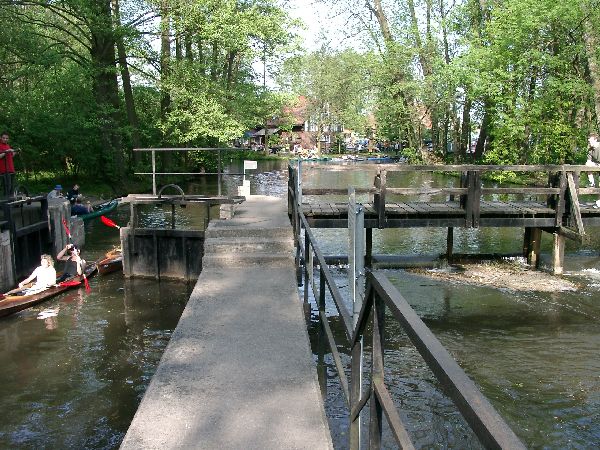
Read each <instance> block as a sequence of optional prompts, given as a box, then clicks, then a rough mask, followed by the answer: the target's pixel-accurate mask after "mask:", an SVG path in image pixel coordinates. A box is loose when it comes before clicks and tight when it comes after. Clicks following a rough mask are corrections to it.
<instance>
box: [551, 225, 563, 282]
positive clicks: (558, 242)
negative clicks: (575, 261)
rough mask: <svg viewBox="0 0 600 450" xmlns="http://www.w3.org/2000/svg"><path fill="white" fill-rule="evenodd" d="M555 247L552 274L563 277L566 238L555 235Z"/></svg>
mask: <svg viewBox="0 0 600 450" xmlns="http://www.w3.org/2000/svg"><path fill="white" fill-rule="evenodd" d="M553 236H554V245H553V246H552V273H553V274H554V275H562V273H563V268H564V260H565V237H564V236H561V235H560V234H559V233H554V234H553Z"/></svg>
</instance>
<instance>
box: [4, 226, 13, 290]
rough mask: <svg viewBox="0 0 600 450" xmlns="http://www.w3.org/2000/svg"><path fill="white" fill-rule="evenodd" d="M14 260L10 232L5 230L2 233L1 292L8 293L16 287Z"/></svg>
mask: <svg viewBox="0 0 600 450" xmlns="http://www.w3.org/2000/svg"><path fill="white" fill-rule="evenodd" d="M12 258H13V254H12V247H11V245H10V232H9V231H8V230H4V231H2V232H0V292H6V291H8V290H9V289H12V288H13V287H14V285H15V282H16V281H15V273H14V270H13V263H12Z"/></svg>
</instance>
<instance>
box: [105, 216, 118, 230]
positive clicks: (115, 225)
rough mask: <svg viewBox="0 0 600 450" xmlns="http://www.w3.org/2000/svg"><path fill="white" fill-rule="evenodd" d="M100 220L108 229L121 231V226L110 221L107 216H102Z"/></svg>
mask: <svg viewBox="0 0 600 450" xmlns="http://www.w3.org/2000/svg"><path fill="white" fill-rule="evenodd" d="M100 220H101V221H102V223H103V224H104V225H106V226H107V227H113V228H116V229H117V230H120V229H121V227H120V226H119V225H117V224H116V223H114V222H113V221H112V220H110V219H109V218H108V217H105V216H100Z"/></svg>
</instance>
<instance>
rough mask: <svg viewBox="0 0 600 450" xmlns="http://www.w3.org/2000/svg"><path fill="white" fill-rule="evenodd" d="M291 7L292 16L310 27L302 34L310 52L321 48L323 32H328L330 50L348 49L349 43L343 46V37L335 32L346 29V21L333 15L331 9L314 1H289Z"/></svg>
mask: <svg viewBox="0 0 600 450" xmlns="http://www.w3.org/2000/svg"><path fill="white" fill-rule="evenodd" d="M289 5H290V9H289V10H288V12H289V14H290V16H292V17H294V18H298V19H301V20H302V21H304V23H305V24H306V25H307V26H308V29H307V30H303V31H302V32H301V33H300V35H301V36H302V37H303V38H304V43H305V47H306V48H307V49H308V50H316V49H318V48H319V47H320V44H319V35H320V33H321V31H322V30H326V32H327V38H328V40H329V41H330V45H329V47H330V48H332V49H337V48H340V47H348V43H345V44H344V45H342V44H341V41H342V35H341V33H339V32H338V33H336V31H335V30H336V29H337V30H342V29H344V26H345V20H344V18H342V17H336V16H335V15H333V14H332V10H331V7H328V6H325V5H323V4H322V3H317V2H314V1H312V0H289Z"/></svg>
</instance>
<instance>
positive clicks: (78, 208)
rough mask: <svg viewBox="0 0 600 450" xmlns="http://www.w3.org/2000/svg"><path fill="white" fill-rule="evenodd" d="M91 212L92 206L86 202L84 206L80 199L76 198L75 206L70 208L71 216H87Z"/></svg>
mask: <svg viewBox="0 0 600 450" xmlns="http://www.w3.org/2000/svg"><path fill="white" fill-rule="evenodd" d="M91 212H92V205H91V203H90V202H87V203H86V204H85V205H84V204H83V203H81V197H77V199H76V200H75V204H74V205H73V206H71V215H72V216H79V215H80V214H88V213H91Z"/></svg>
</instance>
